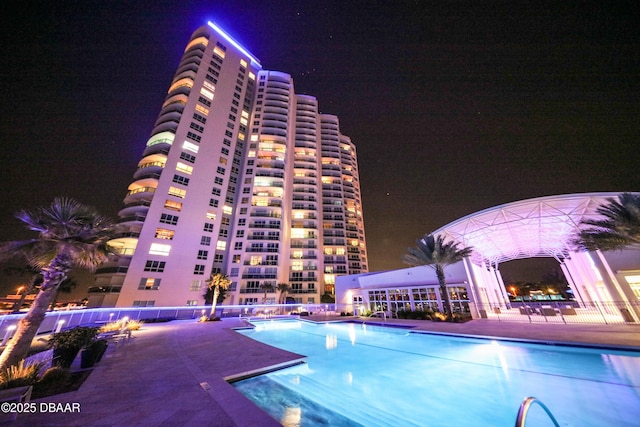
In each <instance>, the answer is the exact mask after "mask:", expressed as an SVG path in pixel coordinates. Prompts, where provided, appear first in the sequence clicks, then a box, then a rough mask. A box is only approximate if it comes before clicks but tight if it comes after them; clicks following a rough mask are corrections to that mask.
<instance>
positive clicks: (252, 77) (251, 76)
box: [249, 72, 256, 80]
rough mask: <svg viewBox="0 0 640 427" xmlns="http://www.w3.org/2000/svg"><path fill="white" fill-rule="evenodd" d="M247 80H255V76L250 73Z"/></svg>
mask: <svg viewBox="0 0 640 427" xmlns="http://www.w3.org/2000/svg"><path fill="white" fill-rule="evenodd" d="M249 78H250V79H251V80H255V79H256V75H255V74H253V73H252V72H249Z"/></svg>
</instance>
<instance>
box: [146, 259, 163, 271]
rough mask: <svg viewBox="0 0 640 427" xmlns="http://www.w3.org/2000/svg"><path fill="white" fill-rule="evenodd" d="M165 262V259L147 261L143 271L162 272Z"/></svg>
mask: <svg viewBox="0 0 640 427" xmlns="http://www.w3.org/2000/svg"><path fill="white" fill-rule="evenodd" d="M166 264H167V263H166V262H165V261H147V262H146V263H145V265H144V271H152V272H156V273H162V272H163V271H164V268H165V266H166Z"/></svg>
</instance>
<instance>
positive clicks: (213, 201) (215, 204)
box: [209, 199, 218, 208]
mask: <svg viewBox="0 0 640 427" xmlns="http://www.w3.org/2000/svg"><path fill="white" fill-rule="evenodd" d="M209 206H211V207H214V208H217V207H218V200H216V199H209Z"/></svg>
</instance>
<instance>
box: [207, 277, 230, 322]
mask: <svg viewBox="0 0 640 427" xmlns="http://www.w3.org/2000/svg"><path fill="white" fill-rule="evenodd" d="M207 283H208V284H209V289H210V290H213V300H212V301H211V312H210V313H209V318H213V317H215V313H216V306H217V305H218V296H219V295H220V289H224V290H227V289H229V286H230V285H231V280H229V278H228V277H227V275H226V274H222V273H215V274H212V275H211V277H210V278H209V280H207Z"/></svg>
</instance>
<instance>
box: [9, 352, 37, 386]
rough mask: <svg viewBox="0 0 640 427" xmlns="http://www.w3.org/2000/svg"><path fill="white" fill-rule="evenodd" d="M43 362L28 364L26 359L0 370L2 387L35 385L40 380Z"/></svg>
mask: <svg viewBox="0 0 640 427" xmlns="http://www.w3.org/2000/svg"><path fill="white" fill-rule="evenodd" d="M41 367H42V364H41V363H30V364H26V363H25V361H24V359H23V360H21V361H20V363H18V364H17V365H14V366H9V367H8V368H6V369H5V370H3V371H2V372H0V388H3V389H4V388H13V387H22V386H25V385H33V384H35V383H36V382H37V381H38V372H40V368H41Z"/></svg>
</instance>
